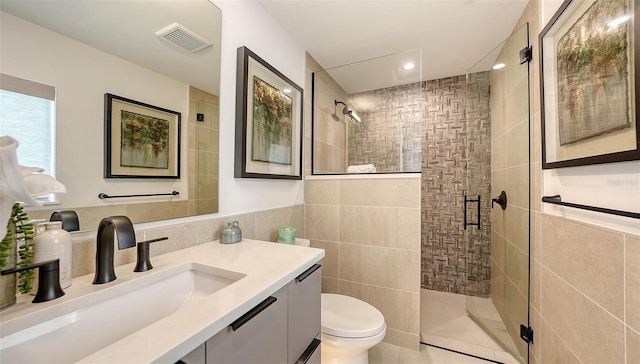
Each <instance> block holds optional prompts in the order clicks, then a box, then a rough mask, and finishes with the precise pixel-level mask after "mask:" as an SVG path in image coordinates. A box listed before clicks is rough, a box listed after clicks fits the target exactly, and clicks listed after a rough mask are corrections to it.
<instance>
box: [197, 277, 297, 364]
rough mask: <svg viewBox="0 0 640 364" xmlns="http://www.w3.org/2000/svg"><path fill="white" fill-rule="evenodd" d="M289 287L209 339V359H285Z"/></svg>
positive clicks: (241, 362) (226, 362)
mask: <svg viewBox="0 0 640 364" xmlns="http://www.w3.org/2000/svg"><path fill="white" fill-rule="evenodd" d="M287 291H288V290H287V286H285V287H284V288H282V289H280V290H279V291H278V292H276V293H275V294H274V295H272V296H271V297H269V298H268V299H267V300H265V301H263V302H262V303H261V304H259V305H258V306H256V307H254V308H253V309H251V310H250V311H249V312H247V313H246V314H245V315H243V316H242V317H240V318H239V319H238V320H236V321H235V322H234V323H233V324H231V325H229V326H228V327H227V328H225V329H224V330H222V331H221V332H219V333H217V334H216V335H215V336H213V337H212V338H211V339H209V340H207V343H206V348H207V350H206V357H207V363H208V364H215V363H220V364H245V363H246V364H254V363H264V364H268V363H274V364H282V363H286V361H287V298H288V295H287ZM273 299H275V301H274V300H273ZM234 328H235V330H234Z"/></svg>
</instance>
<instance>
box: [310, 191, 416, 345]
mask: <svg viewBox="0 0 640 364" xmlns="http://www.w3.org/2000/svg"><path fill="white" fill-rule="evenodd" d="M305 222H306V233H307V237H308V238H309V239H311V244H312V246H314V247H317V248H322V249H325V252H326V256H325V258H324V261H323V269H322V291H323V292H329V293H340V294H346V295H349V296H353V297H356V298H359V299H362V300H364V301H366V302H368V303H370V304H371V305H373V306H375V307H376V308H378V309H379V310H380V311H381V312H382V314H383V315H384V317H385V320H386V324H387V334H386V337H385V339H384V341H386V342H388V343H391V344H395V345H399V346H402V347H406V348H410V349H413V350H418V348H419V343H420V179H419V178H389V179H361V178H360V179H353V178H351V179H330V180H329V179H322V180H318V179H316V180H309V179H307V180H306V182H305Z"/></svg>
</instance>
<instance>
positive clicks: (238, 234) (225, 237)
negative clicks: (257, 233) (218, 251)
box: [220, 221, 242, 244]
mask: <svg viewBox="0 0 640 364" xmlns="http://www.w3.org/2000/svg"><path fill="white" fill-rule="evenodd" d="M241 241H242V231H241V230H240V223H239V222H237V221H229V222H228V223H227V227H225V228H224V229H222V232H221V233H220V244H235V243H239V242H241Z"/></svg>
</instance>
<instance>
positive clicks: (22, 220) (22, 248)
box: [0, 203, 35, 294]
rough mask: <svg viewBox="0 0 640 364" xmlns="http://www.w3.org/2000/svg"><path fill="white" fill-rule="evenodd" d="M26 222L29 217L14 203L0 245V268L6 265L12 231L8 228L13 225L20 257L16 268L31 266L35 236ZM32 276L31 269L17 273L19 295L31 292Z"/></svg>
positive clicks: (31, 227) (30, 225)
mask: <svg viewBox="0 0 640 364" xmlns="http://www.w3.org/2000/svg"><path fill="white" fill-rule="evenodd" d="M28 221H29V217H28V216H27V213H26V212H24V209H23V208H22V206H20V204H19V203H15V204H14V205H13V208H12V209H11V217H10V218H9V222H8V223H7V226H9V228H8V229H7V235H6V236H5V237H4V239H2V242H1V243H0V267H4V266H5V265H7V261H8V257H9V251H10V250H11V244H13V241H12V237H13V236H12V230H13V229H11V228H10V225H11V224H14V225H15V227H16V229H15V234H16V235H15V236H16V243H17V245H18V256H19V257H20V259H19V261H18V266H19V267H26V266H28V265H31V264H33V238H34V236H35V230H34V228H33V224H31V223H30V222H28ZM33 276H34V272H33V269H29V270H26V271H23V272H20V273H18V290H19V291H20V293H22V294H27V293H29V292H31V282H33Z"/></svg>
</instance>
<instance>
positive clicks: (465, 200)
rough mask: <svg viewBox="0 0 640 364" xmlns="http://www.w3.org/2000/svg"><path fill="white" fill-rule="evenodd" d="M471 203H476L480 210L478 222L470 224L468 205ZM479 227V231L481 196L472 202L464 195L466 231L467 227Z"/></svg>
mask: <svg viewBox="0 0 640 364" xmlns="http://www.w3.org/2000/svg"><path fill="white" fill-rule="evenodd" d="M469 203H475V204H477V208H478V221H476V222H468V220H467V211H468V210H469V209H468V208H467V204H469ZM473 225H475V226H477V227H478V229H480V195H478V198H477V199H475V200H470V199H468V198H467V195H464V229H465V230H467V226H473Z"/></svg>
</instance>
